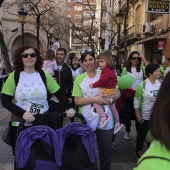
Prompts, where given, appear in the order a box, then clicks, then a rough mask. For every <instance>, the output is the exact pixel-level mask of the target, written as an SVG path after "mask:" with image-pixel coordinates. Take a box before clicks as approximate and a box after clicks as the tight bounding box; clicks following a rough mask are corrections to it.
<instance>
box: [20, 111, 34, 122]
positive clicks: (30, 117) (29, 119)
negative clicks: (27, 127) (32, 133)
mask: <svg viewBox="0 0 170 170" xmlns="http://www.w3.org/2000/svg"><path fill="white" fill-rule="evenodd" d="M22 118H23V119H24V120H25V121H26V122H29V123H30V122H33V121H34V120H35V117H34V116H33V114H32V113H31V112H25V113H24V114H23V116H22Z"/></svg>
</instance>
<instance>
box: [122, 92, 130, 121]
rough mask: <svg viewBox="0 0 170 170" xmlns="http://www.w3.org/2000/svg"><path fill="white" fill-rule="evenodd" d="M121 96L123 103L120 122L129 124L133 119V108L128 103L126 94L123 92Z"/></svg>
mask: <svg viewBox="0 0 170 170" xmlns="http://www.w3.org/2000/svg"><path fill="white" fill-rule="evenodd" d="M121 96H122V99H123V105H122V108H121V110H120V113H119V119H120V123H122V124H127V123H128V122H129V121H130V120H131V109H130V108H129V106H128V105H127V104H126V100H125V95H124V93H123V92H122V94H121Z"/></svg>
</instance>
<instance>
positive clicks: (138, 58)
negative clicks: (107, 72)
mask: <svg viewBox="0 0 170 170" xmlns="http://www.w3.org/2000/svg"><path fill="white" fill-rule="evenodd" d="M140 59H141V58H140V57H132V58H131V60H140Z"/></svg>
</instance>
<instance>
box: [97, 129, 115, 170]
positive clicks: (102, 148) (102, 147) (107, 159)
mask: <svg viewBox="0 0 170 170" xmlns="http://www.w3.org/2000/svg"><path fill="white" fill-rule="evenodd" d="M96 136H97V142H98V150H99V156H100V170H111V156H112V136H113V129H110V130H102V129H97V130H96Z"/></svg>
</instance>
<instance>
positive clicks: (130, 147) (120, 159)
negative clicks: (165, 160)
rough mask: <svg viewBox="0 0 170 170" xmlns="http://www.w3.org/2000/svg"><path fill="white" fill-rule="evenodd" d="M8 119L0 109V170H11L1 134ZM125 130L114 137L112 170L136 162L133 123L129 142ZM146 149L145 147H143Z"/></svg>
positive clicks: (125, 169) (125, 168)
mask: <svg viewBox="0 0 170 170" xmlns="http://www.w3.org/2000/svg"><path fill="white" fill-rule="evenodd" d="M9 118H10V113H9V112H8V111H7V110H6V109H4V108H3V107H0V170H13V163H14V158H13V155H12V152H11V148H10V147H9V146H8V145H6V144H5V143H4V142H3V141H2V138H1V136H2V133H3V131H4V129H5V127H6V126H7V124H8V122H9ZM124 134H125V128H124V127H123V128H122V129H121V130H120V131H119V132H118V133H117V135H116V138H115V142H116V146H117V148H118V149H117V150H113V149H112V168H111V169H112V170H132V169H133V168H134V167H135V165H136V162H137V159H136V157H135V156H134V154H133V152H134V145H135V138H136V131H135V127H134V122H133V121H132V128H131V133H130V136H131V140H130V141H126V140H125V139H124V138H123V137H124ZM145 149H146V146H145Z"/></svg>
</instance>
